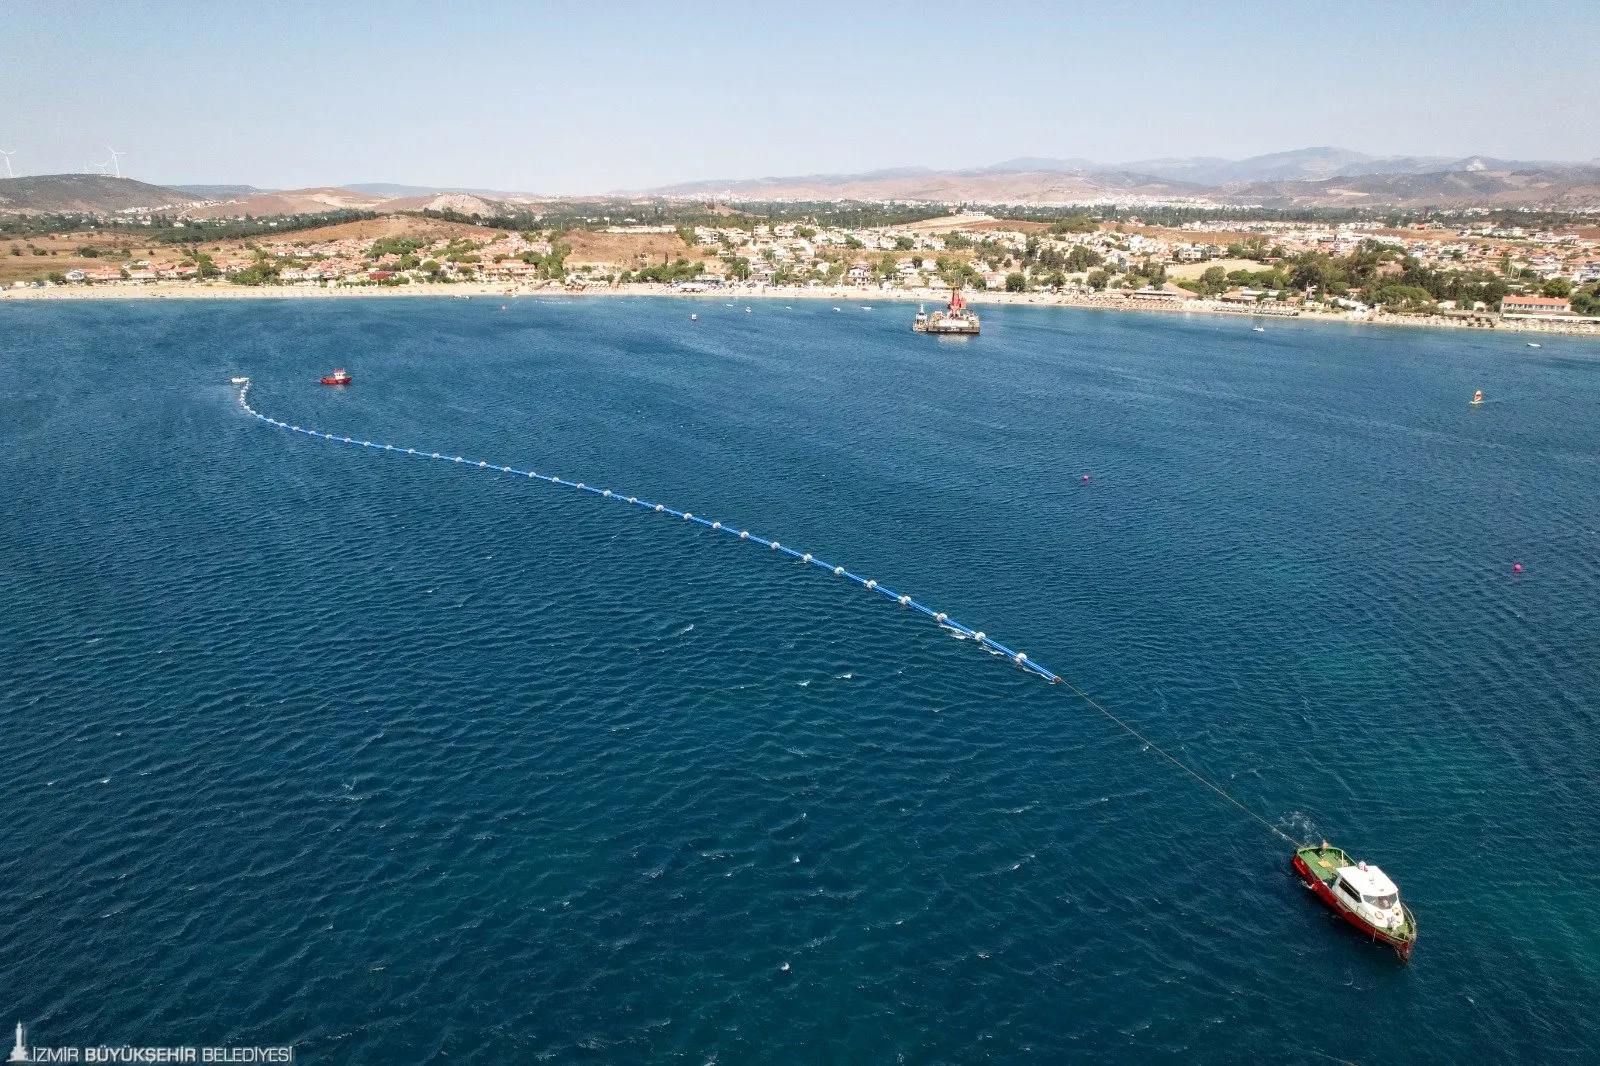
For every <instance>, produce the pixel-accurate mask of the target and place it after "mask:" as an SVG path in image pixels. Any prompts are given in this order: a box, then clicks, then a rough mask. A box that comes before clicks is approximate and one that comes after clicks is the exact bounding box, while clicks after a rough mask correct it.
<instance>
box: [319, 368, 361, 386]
mask: <svg viewBox="0 0 1600 1066" xmlns="http://www.w3.org/2000/svg"><path fill="white" fill-rule="evenodd" d="M354 380H355V378H353V377H351V376H350V371H348V370H335V371H334V372H333V374H332V375H331V376H329V377H325V378H323V379H322V383H323V384H324V385H348V384H350V383H351V382H352V381H354Z"/></svg>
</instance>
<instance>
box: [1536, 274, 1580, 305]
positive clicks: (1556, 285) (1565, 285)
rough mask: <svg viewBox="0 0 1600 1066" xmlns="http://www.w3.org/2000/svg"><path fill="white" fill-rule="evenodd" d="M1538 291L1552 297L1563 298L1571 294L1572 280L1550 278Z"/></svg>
mask: <svg viewBox="0 0 1600 1066" xmlns="http://www.w3.org/2000/svg"><path fill="white" fill-rule="evenodd" d="M1539 291H1541V292H1543V293H1544V294H1545V295H1546V296H1549V297H1551V298H1553V299H1557V300H1561V299H1565V298H1566V297H1568V296H1571V295H1572V282H1570V281H1568V280H1567V279H1566V278H1551V279H1550V280H1549V281H1547V282H1545V283H1544V284H1543V285H1542V286H1540V290H1539Z"/></svg>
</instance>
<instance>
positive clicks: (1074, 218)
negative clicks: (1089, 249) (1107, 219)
mask: <svg viewBox="0 0 1600 1066" xmlns="http://www.w3.org/2000/svg"><path fill="white" fill-rule="evenodd" d="M1099 228H1100V223H1098V222H1096V221H1095V220H1094V219H1092V218H1090V217H1089V216H1088V215H1071V216H1069V217H1067V218H1064V219H1062V220H1061V221H1060V222H1057V223H1055V224H1054V225H1052V226H1051V227H1050V232H1051V233H1052V234H1054V235H1057V236H1059V235H1061V234H1063V233H1093V232H1094V231H1095V230H1097V229H1099Z"/></svg>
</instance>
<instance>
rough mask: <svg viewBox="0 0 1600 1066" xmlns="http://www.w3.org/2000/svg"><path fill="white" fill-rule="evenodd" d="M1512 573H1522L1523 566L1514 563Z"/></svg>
mask: <svg viewBox="0 0 1600 1066" xmlns="http://www.w3.org/2000/svg"><path fill="white" fill-rule="evenodd" d="M1511 572H1512V573H1514V574H1520V573H1522V564H1521V563H1512V564H1511Z"/></svg>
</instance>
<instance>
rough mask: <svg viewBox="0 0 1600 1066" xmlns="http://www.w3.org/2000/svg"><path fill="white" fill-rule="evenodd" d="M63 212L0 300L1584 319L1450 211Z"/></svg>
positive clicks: (1518, 252)
mask: <svg viewBox="0 0 1600 1066" xmlns="http://www.w3.org/2000/svg"><path fill="white" fill-rule="evenodd" d="M792 213H793V212H791V214H792ZM831 214H832V215H834V216H836V215H837V214H838V212H837V211H835V212H832V213H831ZM927 214H928V212H925V211H924V212H921V215H923V216H926V215H927ZM75 221H76V223H77V224H76V225H75V226H72V227H68V228H65V229H63V230H62V231H61V232H50V233H46V232H31V233H27V232H24V233H22V234H19V235H17V236H13V237H0V242H3V243H0V253H3V256H0V285H3V286H5V291H6V292H7V293H8V294H11V293H16V294H18V295H21V294H22V293H20V292H18V290H34V289H40V288H55V287H67V288H73V287H122V288H126V287H140V286H156V285H159V286H162V287H170V286H174V285H176V286H211V287H216V286H229V287H234V286H238V287H259V288H268V287H271V288H284V287H289V288H320V289H330V290H332V289H337V290H346V291H348V290H352V289H362V288H397V287H400V286H449V285H460V284H464V283H467V284H473V285H478V286H492V287H494V290H495V291H499V292H504V293H509V294H514V293H519V292H530V293H531V292H537V291H549V290H559V291H572V292H604V291H611V292H635V293H678V294H693V293H701V292H710V291H720V292H737V293H740V294H745V295H760V294H763V293H790V294H796V293H799V294H803V293H806V292H813V293H816V294H832V295H852V294H876V295H880V296H885V295H891V296H904V297H910V298H918V299H922V298H931V297H933V296H936V295H937V294H938V293H940V292H942V291H944V290H948V289H950V288H953V287H954V288H961V289H964V290H967V291H969V292H970V293H976V294H985V295H986V294H1001V295H1000V296H999V297H998V298H1002V299H1013V300H1015V299H1025V300H1032V301H1034V302H1041V301H1043V302H1063V303H1077V304H1085V305H1091V306H1105V307H1127V308H1130V309H1146V310H1156V309H1164V308H1170V309H1184V310H1207V311H1219V312H1225V311H1247V312H1249V313H1252V314H1269V315H1301V314H1326V315H1340V316H1345V317H1352V316H1354V317H1385V316H1388V317H1397V316H1399V317H1403V316H1411V317H1424V318H1428V319H1430V320H1438V321H1448V322H1454V323H1456V324H1463V325H1473V326H1491V325H1494V324H1496V323H1497V322H1500V323H1504V322H1506V321H1508V320H1518V319H1521V320H1527V321H1529V322H1541V323H1547V324H1549V325H1551V326H1552V327H1555V326H1564V327H1571V328H1574V329H1577V330H1579V331H1586V330H1587V329H1589V328H1593V327H1594V326H1595V325H1596V324H1597V322H1600V229H1597V228H1595V227H1592V226H1587V227H1586V226H1584V225H1581V224H1567V225H1548V226H1536V225H1517V224H1512V223H1510V222H1508V221H1507V220H1506V219H1504V218H1490V217H1487V216H1484V217H1477V218H1475V217H1473V216H1471V215H1468V214H1464V215H1463V217H1462V218H1460V219H1456V220H1449V221H1448V222H1447V221H1445V220H1439V219H1429V220H1424V221H1417V222H1411V223H1409V224H1399V225H1396V224H1392V223H1391V222H1387V221H1384V220H1374V219H1368V220H1345V221H1337V222H1334V221H1323V222H1318V221H1286V220H1281V219H1256V220H1251V219H1239V218H1218V219H1199V220H1187V221H1167V220H1156V219H1148V220H1147V219H1144V218H1141V217H1139V216H1138V215H1133V214H1128V215H1119V216H1118V217H1117V218H1116V220H1114V221H1113V220H1110V219H1106V218H1097V217H1093V216H1091V215H1090V214H1088V213H1074V214H1067V215H1063V216H1062V217H1058V218H1056V219H1054V220H1043V219H1038V218H1031V219H1018V218H1009V219H1008V218H1005V217H1002V215H1001V214H1000V213H999V212H996V213H993V214H991V213H985V212H982V211H975V210H966V211H961V210H957V211H955V212H952V213H944V214H937V213H936V214H934V216H933V217H913V218H912V219H911V220H909V221H898V220H892V219H891V220H884V219H874V220H872V221H871V222H870V223H862V224H845V223H842V222H840V221H838V219H837V218H836V217H829V213H826V212H819V217H817V218H815V219H810V220H804V221H802V220H799V219H794V218H789V219H786V220H777V219H763V218H762V217H761V216H760V215H758V214H754V213H749V212H738V213H734V212H725V213H724V214H722V215H718V214H711V215H709V216H708V217H705V218H702V219H698V220H696V221H693V222H681V221H680V222H675V223H669V224H650V223H648V222H641V221H640V220H638V219H634V218H628V217H619V218H609V217H608V218H592V219H584V220H582V221H581V222H579V223H578V224H572V223H571V221H564V222H562V223H560V224H556V225H548V226H543V225H540V224H538V223H537V222H535V223H534V224H533V225H528V226H525V227H523V228H519V227H511V226H497V225H493V224H485V220H483V219H480V218H474V217H463V216H455V215H448V214H447V215H444V216H441V215H440V214H439V213H437V212H408V213H392V214H387V215H381V216H372V217H359V218H355V219H353V220H351V221H337V220H335V219H331V218H319V217H318V216H296V217H294V218H284V219H275V220H260V219H249V218H245V217H240V218H239V219H236V220H233V223H234V225H235V227H236V228H237V227H240V226H242V227H245V228H246V229H247V230H250V231H251V235H249V236H242V237H241V236H228V235H227V230H226V228H224V229H223V231H222V234H221V235H219V234H218V232H217V229H216V227H215V226H213V227H211V228H210V229H209V230H208V229H207V228H206V227H205V226H204V225H203V224H202V223H200V222H196V221H193V220H191V221H189V222H185V220H184V219H182V218H173V217H168V216H163V215H161V214H160V213H159V212H131V213H130V212H123V213H120V214H118V215H117V216H115V217H113V218H110V219H105V218H100V219H89V218H84V219H77V220H75ZM488 221H489V222H494V221H495V220H488ZM500 221H502V222H503V221H504V220H500ZM524 221H526V220H524ZM1580 221H1581V220H1580ZM330 222H331V223H332V224H329V223H330ZM33 228H34V230H35V231H37V230H38V229H39V227H38V226H37V225H35V226H34V227H33ZM0 232H4V226H3V225H0ZM191 233H192V234H193V235H192V236H191V235H190V234H191ZM41 260H43V261H41ZM414 291H415V290H414Z"/></svg>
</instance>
